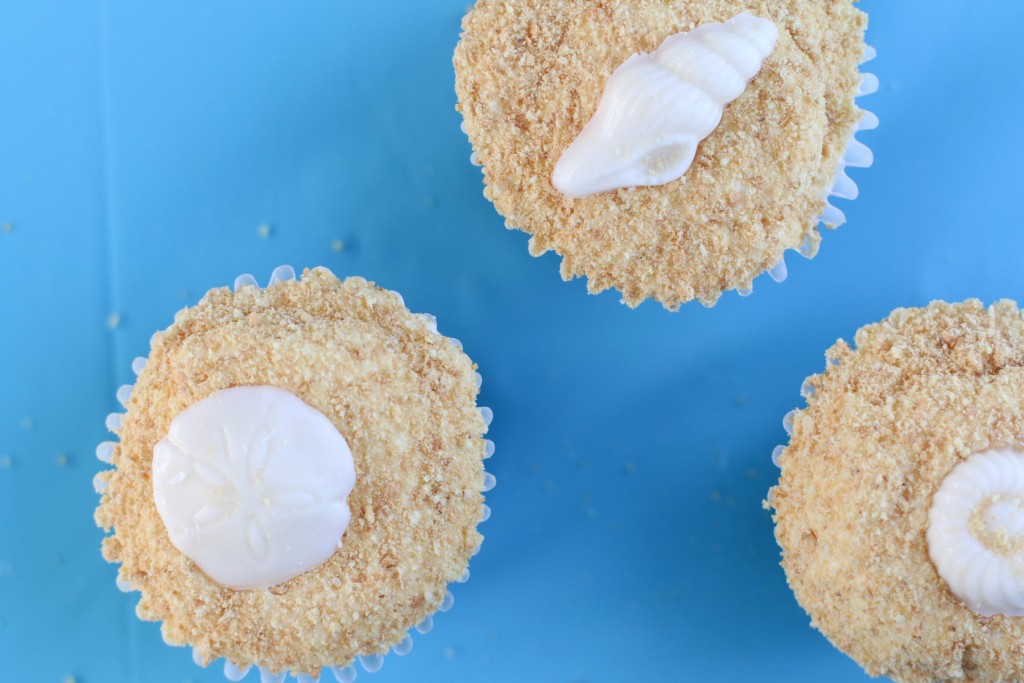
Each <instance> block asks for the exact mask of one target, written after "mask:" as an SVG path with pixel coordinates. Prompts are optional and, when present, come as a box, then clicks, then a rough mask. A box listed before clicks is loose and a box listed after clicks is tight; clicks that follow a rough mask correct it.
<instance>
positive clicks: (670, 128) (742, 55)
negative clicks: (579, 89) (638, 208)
mask: <svg viewBox="0 0 1024 683" xmlns="http://www.w3.org/2000/svg"><path fill="white" fill-rule="evenodd" d="M778 33H779V32H778V29H777V28H776V26H775V24H773V23H772V22H770V21H768V20H766V19H759V18H758V17H755V16H752V15H750V14H745V13H744V14H739V15H737V16H735V17H733V18H732V19H730V20H729V21H727V22H725V23H721V24H717V23H716V24H704V25H703V26H699V27H697V28H696V29H694V30H693V31H690V32H687V33H677V34H675V35H672V36H669V37H668V38H666V39H665V41H664V42H663V43H662V44H661V45H660V46H659V47H658V49H657V50H655V51H654V52H653V53H651V54H641V55H634V56H632V57H630V58H629V59H627V60H626V61H625V62H624V63H623V64H622V66H620V67H619V68H618V69H616V70H615V73H613V74H612V76H611V78H609V79H608V83H607V85H606V86H605V90H604V94H603V95H602V97H601V101H600V103H599V104H598V107H597V113H595V114H594V117H593V118H592V119H591V120H590V122H589V123H588V124H587V125H586V127H585V128H584V129H583V131H582V132H581V133H580V134H579V136H577V138H576V139H575V140H574V141H573V143H572V144H571V145H570V146H569V147H568V148H567V149H566V150H565V152H564V153H563V154H562V156H561V158H560V159H559V160H558V163H557V164H556V165H555V171H554V174H553V176H552V184H553V185H554V186H555V188H556V189H558V190H559V191H560V192H562V193H564V194H566V195H569V196H570V197H576V198H579V197H585V196H588V195H591V194H596V193H598V192H607V191H609V190H615V189H618V188H623V187H638V186H647V185H664V184H665V183H669V182H672V181H673V180H676V179H678V178H680V177H682V175H683V174H684V173H685V172H686V170H687V169H688V168H689V167H690V164H691V163H692V162H693V158H694V155H695V154H696V152H697V145H698V144H700V141H701V140H703V139H704V138H705V137H707V136H708V135H709V134H711V132H712V131H713V130H714V129H715V128H716V127H717V126H718V124H719V122H721V120H722V112H723V111H724V109H725V105H727V104H728V103H730V102H732V101H733V100H735V99H736V98H737V97H739V96H740V95H741V94H742V93H743V90H744V89H745V88H746V87H747V84H748V83H750V81H751V79H753V78H754V76H756V75H757V73H758V72H759V71H760V70H761V66H762V64H763V63H764V60H765V59H766V58H767V57H768V55H769V54H771V51H772V49H774V47H775V41H776V39H777V38H778Z"/></svg>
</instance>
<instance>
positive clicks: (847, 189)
mask: <svg viewBox="0 0 1024 683" xmlns="http://www.w3.org/2000/svg"><path fill="white" fill-rule="evenodd" d="M877 56H878V52H877V51H876V50H875V48H873V47H872V46H870V45H865V47H864V59H863V61H862V62H861V64H867V63H868V62H870V61H871V60H873V59H874V58H875V57H877ZM878 88H879V82H878V76H876V75H875V74H872V73H865V72H861V79H860V89H859V90H858V91H857V99H860V98H861V97H867V96H868V95H873V94H875V93H876V92H878ZM860 112H861V117H860V120H859V121H858V122H857V124H856V125H855V126H854V129H853V132H852V133H851V134H850V139H849V140H848V141H847V143H846V151H845V152H844V153H843V156H842V158H840V159H839V162H838V163H837V164H836V178H835V181H834V182H833V183H832V188H831V189H830V190H829V191H828V192H827V193H826V195H825V198H824V201H825V209H824V211H822V213H821V216H819V217H818V221H817V224H816V225H815V228H817V227H818V226H820V225H824V226H825V227H826V228H838V227H839V226H841V225H843V224H844V223H846V214H845V213H843V212H842V210H840V209H839V208H837V207H836V206H835V204H833V202H834V201H835V200H836V199H846V200H850V201H853V200H855V199H857V197H859V196H860V189H859V188H858V187H857V183H855V182H854V181H853V179H852V178H850V176H849V175H848V174H847V173H846V169H848V168H870V167H871V166H872V165H873V164H874V163H875V155H874V153H873V152H872V151H871V148H870V147H868V146H867V145H865V144H864V143H863V142H861V141H860V140H858V139H857V133H859V132H861V131H863V130H874V129H875V128H878V124H879V121H878V116H876V115H875V114H874V113H872V112H870V111H868V110H866V109H861V110H860ZM812 245H813V243H812V241H811V234H810V233H808V234H807V235H805V236H804V241H803V243H802V244H801V245H800V246H799V247H797V248H796V249H793V251H795V252H796V253H798V254H800V255H801V256H803V257H804V258H814V255H815V249H814V247H813V246H812ZM765 274H766V275H767V276H768V277H769V278H771V279H772V280H774V281H775V282H778V283H782V282H785V281H786V278H787V277H788V275H789V271H788V269H787V268H786V257H785V254H783V257H782V259H781V260H780V261H779V262H778V263H776V264H775V265H774V266H772V267H771V268H769V269H768V270H766V271H765ZM753 291H754V289H753V287H750V288H742V289H738V290H737V292H738V293H739V295H740V296H750V295H751V294H752V293H753Z"/></svg>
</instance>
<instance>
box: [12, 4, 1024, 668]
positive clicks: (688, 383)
mask: <svg viewBox="0 0 1024 683" xmlns="http://www.w3.org/2000/svg"><path fill="white" fill-rule="evenodd" d="M141 4H142V3H128V2H99V3H97V2H78V3H70V2H61V3H58V2H27V1H25V2H11V1H9V0H8V1H4V2H3V3H2V4H0V225H2V224H4V223H10V226H11V229H10V231H9V232H5V231H3V230H0V274H2V279H3V285H2V287H3V288H2V290H0V679H3V680H31V681H54V682H56V681H61V680H62V679H63V678H64V677H65V676H75V677H77V680H78V681H79V682H80V683H94V682H101V681H102V682H104V683H118V682H122V681H175V682H179V681H186V680H191V681H195V682H199V681H221V680H223V679H222V677H221V675H220V673H219V670H213V669H211V670H207V671H203V670H200V669H198V668H197V667H195V666H194V665H193V663H192V660H191V657H190V652H189V651H188V650H187V649H185V648H169V647H167V646H165V645H164V644H163V643H162V641H161V639H160V635H159V629H158V626H157V625H155V624H146V623H141V622H139V621H138V620H137V619H136V618H135V617H134V612H133V610H134V604H135V602H136V600H137V595H132V594H128V595H124V594H121V593H119V592H118V591H117V590H116V589H115V587H114V576H115V571H116V570H115V567H113V566H110V565H107V564H106V563H104V562H103V560H102V559H101V558H100V554H99V542H100V538H101V533H100V531H99V530H98V529H96V528H95V527H94V525H93V521H92V512H93V508H94V506H95V504H96V495H95V494H94V493H93V490H92V485H91V479H92V477H93V474H94V473H95V472H97V471H98V470H99V469H100V468H101V466H100V465H99V464H98V463H97V461H96V460H95V458H94V457H93V448H94V447H95V444H96V443H98V442H99V441H101V440H104V439H106V438H108V436H107V434H106V432H105V429H104V427H103V422H104V417H105V415H106V414H107V413H108V412H110V411H112V410H114V409H116V408H117V406H116V403H115V400H114V392H115V390H116V388H117V387H118V386H119V385H120V384H123V383H127V382H130V381H131V379H132V375H131V373H130V369H129V366H130V362H131V359H132V358H133V357H134V356H139V355H145V354H146V353H147V348H148V339H149V337H150V334H151V333H152V332H154V331H155V330H157V329H161V328H163V327H166V326H167V325H168V324H170V322H171V319H172V316H173V314H174V312H175V311H176V310H177V309H179V308H181V307H182V306H185V305H190V304H193V303H195V302H196V301H197V300H198V298H199V297H200V296H201V294H202V293H203V292H204V291H205V290H207V289H208V288H211V287H215V286H222V285H226V284H230V283H231V282H232V280H233V278H234V276H235V275H237V274H239V273H243V272H252V273H254V274H257V275H258V277H259V278H260V279H261V280H263V279H265V278H266V277H268V276H269V274H270V271H271V270H272V268H273V267H274V266H276V265H279V264H282V263H289V264H292V265H294V266H296V267H297V268H301V267H306V266H315V265H320V264H322V265H325V266H328V267H329V268H331V269H332V270H334V272H335V273H337V274H339V275H342V276H344V275H347V274H359V275H363V276H366V277H367V278H370V279H373V280H376V281H377V282H379V283H380V284H381V285H383V286H385V287H388V288H390V289H396V290H398V291H400V292H401V293H402V294H403V295H404V297H405V300H406V302H407V304H408V305H409V306H410V308H411V309H412V310H414V311H424V312H431V313H434V314H436V315H437V318H438V321H439V326H440V329H441V331H442V332H443V333H446V334H448V335H450V336H456V337H459V338H461V339H462V340H463V342H464V343H465V348H466V350H467V352H468V353H469V354H470V355H471V356H472V357H473V358H474V359H475V360H476V361H477V362H478V363H479V365H480V369H481V372H482V373H483V375H484V386H483V393H482V397H481V403H482V404H483V405H490V406H492V407H493V408H494V410H495V413H496V416H497V417H496V419H495V422H494V425H493V428H492V434H491V437H492V438H493V439H494V441H495V442H496V443H497V455H496V456H495V458H493V459H492V460H490V461H489V468H490V469H491V471H493V472H494V473H495V474H496V475H497V478H498V488H497V489H496V490H494V491H493V492H492V493H491V494H489V496H488V499H489V503H490V504H491V506H492V507H493V509H494V516H493V518H492V519H491V520H490V521H489V522H487V523H486V524H485V525H484V526H483V531H484V533H485V534H486V536H487V541H486V542H485V543H484V546H483V551H482V552H481V554H480V555H479V556H477V557H476V558H475V559H474V561H473V563H472V572H473V578H472V580H471V581H470V582H469V583H468V584H465V585H457V586H454V587H453V592H454V594H455V597H456V606H455V608H454V609H453V610H452V611H451V612H449V613H448V614H445V615H440V616H439V617H438V618H437V619H436V627H435V629H434V631H433V632H432V633H430V634H429V635H427V636H420V637H417V638H415V647H414V649H413V652H412V653H411V654H410V655H409V656H407V657H405V658H398V657H395V656H393V655H392V656H389V657H388V658H387V659H386V661H385V665H384V668H383V670H382V671H381V672H380V673H377V674H374V675H373V676H372V677H371V676H369V675H367V674H362V673H361V674H360V680H366V679H369V680H373V681H376V682H377V683H387V682H389V681H483V680H488V681H495V682H504V681H508V682H515V683H519V681H522V680H531V681H559V682H562V683H600V682H604V681H609V682H611V681H630V680H645V681H709V680H710V681H753V680H758V681H821V680H829V681H863V680H866V676H865V675H864V674H863V673H862V672H861V671H860V669H859V668H858V667H857V666H856V664H854V663H853V662H852V661H851V660H849V659H847V658H846V657H845V656H843V655H842V654H841V653H839V652H838V651H836V650H834V649H833V648H832V647H831V646H830V645H829V643H828V642H827V641H826V640H825V639H824V638H823V637H822V636H821V635H819V634H818V633H817V632H815V631H814V630H812V629H811V628H810V627H809V625H808V618H807V616H806V615H805V614H804V613H803V611H802V610H801V609H800V608H799V606H798V605H797V604H796V602H795V601H794V599H793V597H792V594H791V593H790V591H789V589H788V588H787V586H786V582H785V578H784V575H783V572H782V570H781V569H780V568H779V566H778V561H779V551H778V549H777V547H776V545H775V541H774V538H773V535H772V525H771V521H770V518H769V515H768V513H766V512H765V511H763V510H762V509H761V501H762V499H763V498H764V496H765V493H766V490H767V488H768V487H769V486H770V485H771V484H772V483H773V481H774V480H775V478H776V476H777V472H776V470H775V469H774V468H773V467H772V464H771V462H770V459H769V456H770V453H771V451H772V447H773V446H774V445H775V444H777V443H780V442H782V441H784V439H785V434H784V432H783V429H782V425H781V420H782V416H783V415H784V414H785V413H786V412H787V411H788V410H789V409H790V408H792V407H793V406H795V405H797V404H798V403H801V399H800V397H799V393H798V390H799V387H800V384H801V382H802V381H803V379H804V377H806V376H807V375H810V374H812V373H815V372H817V371H819V370H820V369H821V368H822V366H823V363H824V361H823V355H822V354H823V352H824V350H825V349H826V348H827V347H828V346H829V345H830V344H831V343H832V342H834V341H835V340H836V339H837V338H838V337H845V338H849V337H850V336H851V335H852V334H853V332H854V331H855V330H856V329H857V328H858V327H859V326H861V325H862V324H865V323H869V322H873V321H876V320H879V319H881V318H882V317H884V316H885V315H886V314H887V313H888V312H889V311H890V310H891V309H893V308H896V307H899V306H917V305H922V304H925V303H927V302H928V301H930V300H932V299H936V298H942V299H947V300H960V299H964V298H967V297H979V298H982V299H983V300H985V301H986V302H991V301H993V300H995V299H998V298H1003V297H1010V298H1018V299H1019V298H1021V297H1024V275H1022V266H1024V231H1022V230H1021V227H1022V226H1021V223H1020V219H1019V214H1020V205H1021V189H1022V181H1024V173H1022V171H1024V126H1022V125H1021V121H1022V120H1024V86H1022V79H1021V76H1020V74H1021V67H1022V66H1024V52H1022V50H1024V48H1022V42H1024V41H1021V40H1020V35H1021V32H1022V29H1024V3H1020V2H1015V1H1011V0H976V1H975V2H971V3H965V2H951V1H950V2H923V1H907V2H882V1H881V0H865V1H864V2H863V3H862V6H863V8H864V9H865V10H867V11H868V12H869V13H870V14H871V27H870V30H869V34H868V35H869V41H870V42H871V43H872V44H874V45H875V46H877V48H878V50H879V55H880V56H879V58H878V59H877V60H876V61H875V62H872V63H871V64H870V65H869V67H868V68H869V70H871V71H873V72H875V73H877V74H878V75H879V76H880V78H881V81H882V89H881V91H880V92H879V94H877V95H874V96H872V97H871V98H868V99H865V100H863V102H864V104H865V106H867V107H868V108H870V109H872V110H874V111H876V112H877V113H878V114H879V116H880V117H881V120H882V127H881V128H880V129H879V130H878V131H874V132H867V133H862V134H861V135H860V138H861V139H862V140H864V141H865V142H866V143H867V144H868V145H869V146H870V147H872V149H874V151H875V153H876V157H877V162H876V165H875V167H874V168H873V169H870V170H866V171H860V170H857V171H854V172H853V178H854V179H855V180H856V181H857V182H858V184H859V185H860V187H861V190H862V193H861V198H860V199H859V200H857V201H856V202H854V203H849V202H841V203H840V206H841V208H843V209H844V210H845V211H846V213H847V215H848V217H849V223H848V224H847V225H846V226H844V227H842V228H841V229H839V230H838V231H835V232H831V233H828V234H826V235H825V239H824V242H823V245H822V250H821V253H820V255H819V256H818V257H817V258H816V259H815V260H813V261H805V260H803V259H801V258H799V257H796V256H793V255H791V256H790V258H789V259H788V262H789V265H790V278H789V281H787V282H786V283H785V284H783V285H776V284H774V283H772V282H771V281H769V280H768V279H767V278H765V277H762V278H760V279H758V281H757V282H756V284H755V291H754V295H753V296H752V297H751V298H749V299H741V298H739V297H738V296H736V294H735V293H733V294H729V295H726V296H725V297H724V298H723V300H722V301H721V302H720V303H719V305H718V306H717V307H716V308H714V309H713V310H705V309H704V308H702V307H701V306H700V305H699V304H695V303H694V304H690V305H687V306H685V307H684V308H683V310H682V311H681V312H680V313H678V314H671V313H667V312H666V311H664V310H662V309H661V308H660V307H659V306H657V305H655V304H651V303H647V304H645V305H643V306H641V307H640V308H639V309H638V310H635V311H631V310H629V309H628V308H626V307H625V306H623V305H621V304H620V303H619V302H618V296H617V294H616V293H614V292H606V293H604V294H602V295H600V296H596V297H591V296H588V295H587V293H586V288H585V284H584V282H583V281H581V280H577V281H574V282H572V283H563V282H561V280H560V279H559V276H558V259H557V257H556V256H554V255H553V254H549V255H546V256H544V257H543V258H540V259H533V258H531V257H530V256H529V255H528V254H527V249H526V242H527V236H526V235H524V234H522V233H518V232H510V231H506V230H505V229H504V228H503V227H502V225H503V221H502V219H501V218H500V217H499V216H498V215H497V214H496V213H495V212H494V210H493V209H492V207H491V206H490V204H489V203H488V202H487V201H486V200H485V199H484V198H483V196H482V193H481V190H482V182H481V177H480V172H479V170H478V169H475V168H473V167H472V166H470V164H469V163H468V160H467V158H468V156H469V153H470V147H469V144H468V143H467V141H466V139H465V137H464V136H463V135H462V134H461V133H460V131H459V117H458V115H457V114H456V112H455V111H454V109H453V107H454V105H455V95H454V85H453V81H454V77H453V72H452V68H451V54H452V50H453V48H454V46H455V43H456V41H457V39H458V31H459V21H460V18H461V15H462V13H463V11H464V10H465V9H466V5H467V0H429V1H427V2H422V1H412V0H404V1H397V2H387V3H385V2H365V3H348V2H345V3H342V2H299V3H290V4H285V3H265V2H260V3H254V2H223V1H222V2H216V3H200V2H189V3H161V4H147V6H145V7H143V6H140V5H141ZM262 224H266V225H268V226H270V234H269V235H268V236H266V237H261V235H260V232H259V230H258V229H259V226H260V225H262ZM335 240H341V241H343V242H344V244H345V248H344V249H343V250H342V251H340V252H339V251H335V249H334V248H333V246H332V245H333V243H334V242H335ZM113 314H116V316H117V317H119V318H120V321H119V324H117V325H110V324H108V323H109V322H112V321H111V320H110V317H111V315H113ZM61 456H64V458H62V457H61ZM65 459H66V462H65ZM216 669H219V667H216ZM257 678H258V677H257V676H256V674H252V675H251V677H250V678H249V679H247V680H252V681H255V680H256V679H257ZM328 679H329V678H328V677H325V679H324V680H328Z"/></svg>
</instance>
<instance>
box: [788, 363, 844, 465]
mask: <svg viewBox="0 0 1024 683" xmlns="http://www.w3.org/2000/svg"><path fill="white" fill-rule="evenodd" d="M837 363H838V361H834V360H830V361H828V364H827V365H826V368H825V369H826V370H827V369H828V367H829V366H832V365H836V364H837ZM819 376H820V375H811V376H810V377H808V378H807V379H805V380H804V381H803V384H801V385H800V395H801V396H803V398H804V400H805V401H807V400H809V399H811V398H814V396H815V395H816V394H817V393H818V392H817V390H816V389H815V388H814V384H813V381H814V380H815V379H816V378H818V377H819ZM799 411H800V408H793V409H792V410H791V411H789V412H788V413H786V414H785V416H783V418H782V428H783V429H784V430H786V436H789V437H792V436H793V421H794V419H796V414H797V413H798V412H799ZM785 450H786V445H785V444H779V445H778V446H776V447H775V448H773V449H772V464H773V465H775V466H776V467H778V468H780V469H781V467H782V464H781V462H780V460H779V459H780V458H781V457H782V453H783V451H785Z"/></svg>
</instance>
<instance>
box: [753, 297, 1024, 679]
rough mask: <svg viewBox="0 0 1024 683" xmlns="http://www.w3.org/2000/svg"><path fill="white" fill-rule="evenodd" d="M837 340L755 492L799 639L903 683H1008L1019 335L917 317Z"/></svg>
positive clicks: (1020, 579) (1020, 416) (1017, 673)
mask: <svg viewBox="0 0 1024 683" xmlns="http://www.w3.org/2000/svg"><path fill="white" fill-rule="evenodd" d="M855 341H856V347H855V348H852V347H851V346H849V345H848V344H847V343H846V342H843V341H839V342H837V343H836V344H835V346H833V347H832V348H831V349H829V351H828V352H827V354H826V358H827V359H828V362H829V364H828V367H827V369H826V370H825V372H823V373H822V374H820V375H817V376H814V377H811V378H810V379H809V380H808V381H807V383H806V386H805V391H804V395H805V397H806V399H807V407H806V408H804V409H803V410H798V411H795V412H794V413H792V414H790V415H789V416H787V418H786V420H785V424H786V428H787V430H789V431H790V432H791V436H790V441H789V444H788V445H787V446H785V447H780V448H779V449H777V452H776V459H777V463H778V464H779V466H780V467H781V468H782V473H781V477H780V479H779V483H778V485H777V486H775V487H774V488H773V489H772V490H771V491H770V493H769V497H768V504H769V505H770V506H772V507H774V510H775V513H774V519H775V536H776V539H777V540H778V543H779V545H780V546H781V548H782V558H783V559H782V566H783V567H784V568H785V572H786V577H787V579H788V580H789V585H790V587H791V588H792V589H793V592H794V593H795V594H796V598H797V601H798V602H799V603H800V605H801V606H803V608H804V609H805V610H806V611H807V613H808V614H809V615H810V617H811V624H812V625H813V626H814V627H816V628H817V629H819V630H820V631H821V632H822V633H823V634H824V635H825V636H826V637H827V638H828V639H829V640H831V641H832V643H833V644H834V645H835V646H836V647H838V648H839V649H841V650H842V651H843V652H845V653H847V654H848V655H849V656H850V657H852V658H853V659H855V660H856V661H857V662H858V663H859V664H860V665H861V666H862V667H864V669H865V670H866V671H867V672H868V673H869V674H871V675H884V676H889V677H891V678H892V679H893V680H896V681H900V682H901V683H925V682H926V681H927V682H929V683H930V682H931V681H954V680H955V681H973V682H975V683H980V682H983V681H993V682H995V681H1020V680H1024V318H1022V314H1021V311H1020V310H1018V308H1017V306H1016V304H1014V303H1013V302H1010V301H1002V302H999V303H997V304H995V305H993V306H992V307H991V308H988V309H986V308H985V307H984V306H983V305H982V304H981V303H980V302H978V301H967V302H965V303H962V304H947V303H933V304H931V305H930V306H928V307H926V308H919V309H904V310H897V311H895V312H894V313H893V314H892V315H891V316H889V318H887V319H886V320H884V321H883V322H881V323H878V324H874V325H869V326H867V327H865V328H863V329H861V330H860V331H859V332H857V335H856V338H855Z"/></svg>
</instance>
